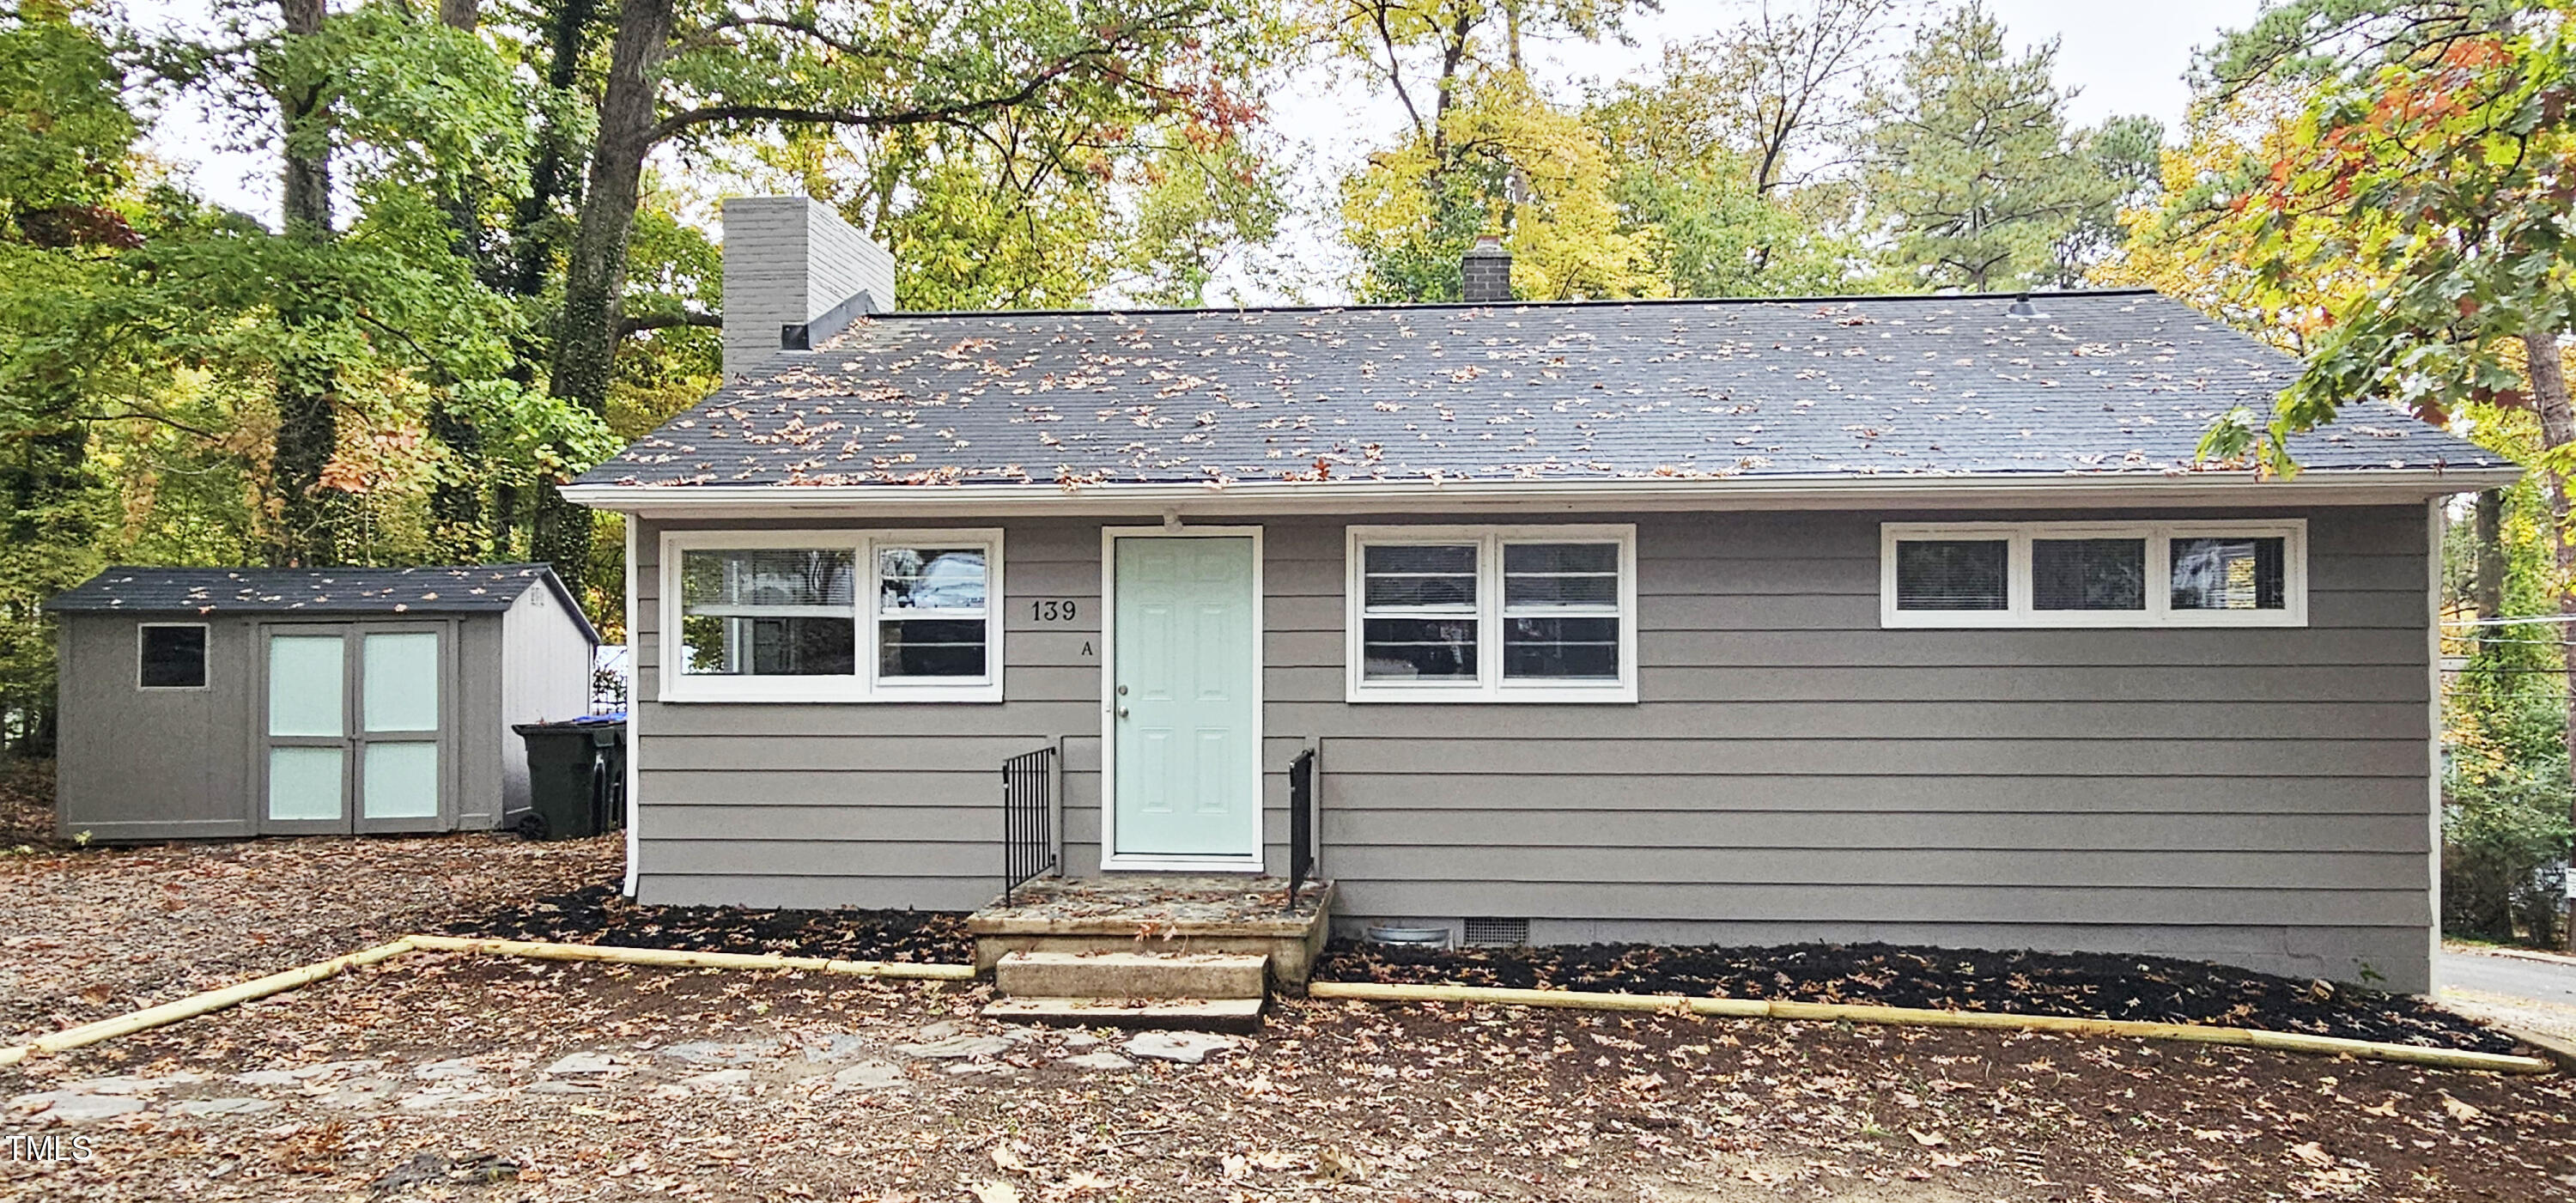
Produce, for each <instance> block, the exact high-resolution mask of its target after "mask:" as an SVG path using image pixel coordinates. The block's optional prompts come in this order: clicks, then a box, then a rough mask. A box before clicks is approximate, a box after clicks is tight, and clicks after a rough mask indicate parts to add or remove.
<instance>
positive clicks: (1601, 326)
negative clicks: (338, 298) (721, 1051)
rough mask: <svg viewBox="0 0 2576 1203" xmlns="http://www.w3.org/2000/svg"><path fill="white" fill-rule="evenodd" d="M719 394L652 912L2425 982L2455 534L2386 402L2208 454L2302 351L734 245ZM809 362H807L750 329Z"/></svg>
mask: <svg viewBox="0 0 2576 1203" xmlns="http://www.w3.org/2000/svg"><path fill="white" fill-rule="evenodd" d="M725 222H726V231H725V241H726V255H727V265H726V287H727V296H726V310H727V319H728V320H727V330H726V339H727V344H726V345H727V364H726V375H727V381H726V383H725V384H724V385H723V386H722V387H721V388H720V389H718V390H717V391H716V392H715V393H714V395H712V396H710V397H709V398H708V399H707V400H706V401H705V402H704V403H703V404H701V405H699V406H697V407H695V408H693V409H691V410H689V411H688V412H687V413H685V414H683V415H682V416H680V417H678V418H677V419H675V420H673V421H671V422H669V423H667V424H666V425H664V426H663V427H661V428H660V429H659V430H656V431H655V432H653V433H652V434H651V435H650V436H649V437H646V438H645V439H643V440H642V441H640V442H638V443H636V444H635V445H634V446H633V447H631V448H629V449H627V450H626V451H625V452H624V453H623V454H621V455H619V456H617V457H616V458H615V459H613V460H611V461H609V462H607V463H605V464H602V465H600V466H599V467H598V468H597V469H595V470H593V471H591V472H590V473H588V474H586V475H585V476H583V477H582V478H581V479H580V480H579V481H578V482H577V483H576V485H575V486H574V487H572V488H570V489H568V490H567V493H568V495H569V496H571V497H573V498H574V499H576V500H578V501H579V502H581V503H583V504H586V505H590V506H595V507H599V508H602V509H608V510H615V511H620V512H623V513H624V514H626V515H627V516H628V517H629V522H628V524H627V527H626V531H627V537H628V540H629V544H628V547H627V564H628V570H629V572H630V577H629V581H628V588H627V604H628V614H627V620H628V625H629V630H630V631H631V632H632V633H633V634H632V637H633V640H634V646H635V649H636V655H635V665H636V691H635V695H634V705H633V720H634V730H635V732H636V733H637V734H636V736H635V738H636V743H637V754H636V756H635V758H634V760H633V764H634V765H635V770H634V772H635V779H634V783H633V788H632V789H631V797H632V798H633V799H634V806H635V812H634V818H633V821H632V823H631V825H630V831H631V833H632V836H631V838H633V840H634V841H635V842H634V845H633V849H632V852H633V855H632V857H631V860H630V866H629V873H630V877H631V880H630V886H631V888H632V889H633V890H634V891H635V892H636V893H637V894H638V896H639V897H640V898H641V899H643V900H644V901H647V902H656V903H733V904H745V905H755V906H835V905H854V906H866V907H925V908H971V907H975V906H978V905H980V904H983V903H985V902H987V901H988V900H989V899H990V898H991V897H992V896H993V895H994V894H995V893H996V892H997V890H998V888H999V884H1000V882H999V876H1000V868H1001V866H1002V862H1003V852H1004V848H1005V834H1004V814H1005V809H1004V806H1003V802H1002V791H1001V790H1000V789H999V788H997V784H996V779H997V772H996V770H997V769H999V768H1000V767H1001V766H1002V764H1003V762H1004V761H1005V759H1006V758H1010V757H1012V756H1014V755H1016V754H1019V753H1023V752H1026V751H1029V750H1030V749H1032V748H1038V747H1045V746H1055V747H1060V748H1062V749H1063V753H1064V762H1063V766H1062V774H1063V778H1064V786H1063V790H1064V794H1063V806H1064V809H1065V820H1064V823H1065V828H1066V831H1065V835H1064V839H1065V853H1064V868H1065V869H1066V870H1067V871H1069V872H1070V873H1071V874H1073V875H1075V876H1084V875H1092V874H1124V873H1153V872H1166V871H1188V872H1192V873H1202V874H1204V873H1218V872H1241V873H1254V872H1260V871H1268V872H1271V873H1278V872H1281V871H1282V870H1283V869H1284V868H1285V867H1286V865H1287V861H1288V859H1289V855H1288V852H1289V850H1288V848H1287V839H1288V831H1289V827H1290V824H1289V821H1288V814H1287V809H1286V808H1287V806H1288V799H1289V796H1290V787H1289V784H1288V769H1289V768H1290V765H1291V762H1292V760H1294V759H1297V758H1298V755H1299V753H1300V752H1301V751H1302V750H1305V749H1308V748H1319V749H1320V756H1319V758H1318V761H1317V764H1318V766H1319V770H1320V783H1319V784H1318V785H1317V786H1316V787H1315V797H1316V805H1317V807H1318V809H1319V812H1320V813H1319V823H1320V827H1319V830H1318V839H1319V842H1320V846H1321V854H1320V865H1319V871H1320V872H1321V873H1323V874H1324V875H1326V876H1328V877H1330V878H1331V879H1332V880H1333V881H1334V883H1335V888H1336V891H1337V892H1336V894H1335V896H1334V906H1335V909H1336V916H1335V922H1336V923H1337V924H1338V925H1340V926H1341V928H1342V929H1343V930H1346V931H1347V930H1349V929H1350V928H1351V927H1352V926H1354V925H1357V924H1361V923H1366V922H1372V921H1382V920H1383V921H1409V922H1412V923H1416V924H1430V925H1436V926H1446V927H1448V928H1450V929H1451V930H1453V931H1461V932H1464V933H1466V934H1468V935H1470V936H1473V937H1477V938H1485V939H1526V940H1528V941H1531V942H1535V943H1558V942H1572V941H1594V940H1650V941H1689V942H1725V943H1765V944H1767V943H1787V942H1798V941H1810V940H1838V941H1839V940H1892V941H1903V942H1914V943H1931V944H1950V945H1957V946H1976V947H2033V948H2043V949H2077V950H2112V951H2128V952H2141V953H2155V954H2163V955H2171V956H2180V957H2189V958H2205V959H2211V960H2217V961H2222V962H2229V963H2234V964H2238V965H2244V966H2249V967H2253V968H2257V969H2262V970H2269V971H2276V972H2283V973H2294V974H2313V975H2320V976H2326V977H2332V978H2338V979H2346V980H2363V981H2374V982H2379V983H2383V984H2385V985H2387V986H2390V987H2393V988H2398V989H2404V990H2424V989H2426V988H2428V986H2429V984H2430V981H2431V963H2432V951H2433V949H2434V947H2435V942H2436V940H2437V938H2438V934H2437V915H2438V907H2437V905H2436V898H2435V891H2436V889H2437V882H2438V871H2437V870H2438V865H2437V858H2438V847H2439V840H2438V838H2437V835H2438V833H2437V829H2436V828H2437V822H2438V807H2437V804H2436V791H2437V783H2436V764H2437V756H2438V751H2437V735H2438V727H2439V722H2438V711H2437V701H2436V691H2435V677H2434V674H2435V671H2436V657H2435V649H2436V633H2437V628H2436V619H2435V614H2436V609H2437V605H2436V600H2437V589H2438V569H2439V566H2440V563H2441V558H2440V554H2439V551H2440V540H2441V538H2442V525H2443V523H2442V518H2443V501H2444V498H2445V497H2446V496H2448V495H2450V494H2455V493H2459V492H2462V491H2465V490H2475V489H2485V488H2491V487H2495V486H2498V485H2501V484H2504V483H2506V482H2508V481H2511V480H2513V479H2514V478H2515V477H2516V475H2517V469H2516V467H2515V466H2514V465H2513V464H2511V463H2509V462H2508V461H2506V460H2504V459H2502V458H2500V457H2499V456H2497V455H2496V454H2494V453H2492V452H2489V451H2486V450H2484V449H2482V448H2479V447H2477V446H2474V445H2472V444H2470V443H2468V442H2466V441H2463V440H2461V439H2459V438H2456V437H2454V436H2452V435H2450V434H2448V433H2445V432H2444V431H2441V430H2438V429H2434V428H2432V427H2430V426H2427V425H2424V424H2421V423H2419V422H2416V421H2414V420H2412V419H2410V418H2409V417H2407V416H2405V415H2404V414H2402V413H2400V412H2398V411H2396V410H2394V409H2391V408H2387V407H2384V406H2380V405H2376V404H2373V403H2371V402H2369V401H2367V400H2364V399H2356V400H2355V402H2354V403H2353V405H2352V406H2351V408H2350V409H2349V410H2348V411H2347V415H2346V417H2345V418H2344V420H2343V421H2341V422H2340V423H2338V424H2337V425H2335V426H2333V427H2331V428H2329V429H2326V430H2324V431H2321V432H2318V433H2315V434H2312V435H2308V436H2305V437H2302V438H2300V439H2298V440H2296V441H2295V442H2294V443H2293V450H2294V452H2295V454H2296V457H2297V458H2298V460H2299V461H2300V463H2302V464H2303V465H2304V466H2305V471H2304V472H2302V473H2300V474H2298V475H2297V476H2295V477H2294V478H2291V479H2269V480H2267V479H2259V478H2258V477H2257V476H2256V475H2255V474H2254V473H2252V472H2249V471H2244V470H2238V469H2234V468H2226V467H2212V466H2208V465H2204V464H2201V463H2199V462H2197V461H2196V447H2197V444H2198V441H2199V439H2200V437H2201V434H2202V431H2203V430H2204V428H2205V427H2206V425H2207V424H2208V422H2209V421H2210V419H2211V417H2212V416H2213V415H2216V414H2219V413H2221V412H2223V411H2226V410H2229V409H2231V408H2232V407H2235V406H2240V405H2242V406H2251V407H2253V408H2255V409H2256V410H2258V411H2262V410H2265V409H2267V408H2268V407H2269V406H2270V405H2271V404H2272V401H2273V398H2274V396H2275V395H2276V393H2277V392H2278V391H2279V390H2280V389H2281V387H2282V386H2283V385H2284V384H2286V383H2287V382H2288V381H2289V380H2290V379H2291V378H2292V377H2293V375H2294V374H2295V373H2296V372H2297V371H2298V366H2297V364H2295V363H2294V362H2293V361H2292V360H2291V359H2290V358H2288V357H2287V356H2284V355H2283V354H2281V353H2280V352H2278V351H2276V350H2274V349H2272V348H2270V347H2267V346H2264V345H2262V344H2261V343H2259V342H2256V341H2255V340H2253V339H2250V338H2248V337H2246V336H2245V335H2243V334H2240V333H2238V332H2236V331H2234V330H2232V329H2230V328H2228V327H2227V326H2226V325H2225V324H2224V323H2222V322H2220V321H2217V320H2215V319H2213V318H2210V317H2207V316H2205V315H2203V314H2200V313H2197V312H2194V311H2193V310H2191V309H2189V308H2187V307H2185V306H2183V305H2181V304H2178V303H2176V302H2174V301H2172V300H2170V299H2168V298H2166V297H2163V296H2160V295H2158V294H2156V293H2154V292H2150V291H2136V290H2106V291H2080V292H2063V293H2052V294H2034V295H2030V296H2027V297H2021V298H2017V297H2011V296H1899V297H1872V298H1825V299H1811V300H1767V299H1766V300H1679V301H1653V302H1648V301H1639V302H1596V303H1563V304H1558V303H1550V304H1537V303H1518V302H1514V301H1512V300H1510V299H1508V297H1507V295H1505V294H1502V293H1501V292H1499V291H1498V290H1497V289H1496V284H1495V281H1496V280H1497V278H1498V276H1499V278H1502V279H1507V278H1508V277H1507V273H1496V272H1494V271H1492V270H1490V267H1491V257H1492V256H1494V255H1496V254H1498V253H1499V252H1498V251H1496V250H1494V249H1493V248H1485V249H1484V250H1482V251H1480V252H1479V258H1480V259H1481V260H1482V261H1481V262H1477V263H1474V264H1472V265H1471V266H1472V267H1474V268H1477V269H1486V270H1468V271H1466V273H1465V274H1466V281H1467V284H1468V287H1469V289H1470V292H1469V294H1468V296H1469V300H1468V302H1467V303H1465V304H1443V305H1402V306H1332V307H1281V308H1270V309H1207V310H1187V311H1142V312H1010V313H906V312H901V311H900V310H898V309H896V308H895V307H894V300H895V297H894V289H893V281H892V262H891V260H890V259H889V258H888V257H887V256H886V255H885V253H884V252H883V251H882V250H880V249H878V248H875V247H874V246H873V245H871V244H868V243H867V242H866V241H865V240H864V239H863V238H861V237H860V236H859V235H858V234H857V233H856V232H855V231H853V230H851V229H850V228H849V227H848V226H846V225H843V224H842V223H841V222H840V221H839V219H838V218H837V217H835V216H834V215H833V214H832V213H831V212H830V211H829V210H828V209H826V208H824V207H823V206H820V205H816V204H813V203H811V202H808V201H805V200H803V199H801V198H753V199H748V200H742V201H736V202H732V203H730V204H728V205H727V207H726V210H725ZM771 329H778V330H779V331H780V332H781V333H780V337H779V338H778V339H777V340H775V341H772V340H771V339H770V338H769V337H768V333H767V332H768V331H769V330H771Z"/></svg>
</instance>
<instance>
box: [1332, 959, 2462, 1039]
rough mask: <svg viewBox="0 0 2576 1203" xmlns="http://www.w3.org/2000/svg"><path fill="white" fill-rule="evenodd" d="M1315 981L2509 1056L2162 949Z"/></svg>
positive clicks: (2413, 1014)
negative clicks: (1941, 1015)
mask: <svg viewBox="0 0 2576 1203" xmlns="http://www.w3.org/2000/svg"><path fill="white" fill-rule="evenodd" d="M1315 977H1316V978H1317V979H1318V980H1329V981H1343V982H1411V983H1450V984H1455V985H1467V986H1507V987H1515V988H1520V989H1565V990H1595V991H1603V992H1624V993H1633V994H1688V995H1694V996H1705V997H1712V998H1763V999H1783V1000H1790V1001H1797V1002H1823V1003H1864V1004H1875V1005H1879V1006H1890V1007H1929V1008H1934V1009H1941V1010H1959V1011H2000V1012H2009V1013H2016V1014H2034V1015H2040V1014H2044V1015H2076V1016H2084V1017H2087V1018H2098V1019H2134V1020H2145V1021H2148V1022H2154V1023H2205V1024H2218V1025H2222V1026H2227V1027H2243V1028H2263V1029H2267V1030H2270V1031H2277V1032H2304V1033H2307V1034H2310V1035H2317V1036H2342V1037H2347V1038H2350V1039H2355V1040H2380V1041H2387V1042H2390V1043H2397V1044H2421V1045H2430V1046H2434V1047H2440V1048H2460V1049H2472V1050H2477V1051H2482V1052H2493V1053H2509V1052H2512V1051H2513V1049H2514V1042H2513V1040H2512V1039H2511V1038H2509V1037H2506V1036H2504V1035H2503V1034H2501V1033H2499V1032H2497V1031H2495V1030H2494V1029H2492V1028H2487V1027H2483V1026H2480V1025H2479V1024H2476V1023H2473V1022H2471V1021H2470V1020H2468V1019H2465V1018H2462V1017H2460V1016H2458V1015H2454V1014H2452V1013H2451V1012H2449V1011H2445V1010H2443V1009H2441V1008H2439V1007H2436V1006H2434V1005H2432V1004H2430V1003H2428V1002H2425V1001H2424V1000H2422V999H2419V998H2415V997H2412V996H2408V995H2399V994H2382V993H2378V992H2376V991H2370V990H2363V989H2359V988H2357V987H2353V986H2343V985H2328V984H2325V983H2319V982H2306V981H2298V980H2295V979H2292V978H2285V977H2274V976H2271V975H2269V974H2262V973H2255V972H2253V971H2251V970H2245V969H2231V968H2228V967H2226V966H2223V965H2212V964H2208V963H2205V962H2195V961H2177V960H2170V959H2167V958H2164V957H2143V956H2111V955H2108V954H2100V953H2045V952H1987V951H1976V950H1968V949H1947V948H1912V947H1900V946H1897V945H1892V944H1792V945H1783V946H1781V947H1777V948H1667V947H1662V946H1659V945H1652V944H1583V945H1564V946H1558V947H1550V948H1463V949H1418V948H1388V947H1381V946H1377V945H1363V944H1354V943H1351V942H1349V941H1343V940H1336V941H1334V942H1333V945H1332V947H1330V948H1328V949H1327V950H1325V953H1324V956H1323V959H1322V960H1320V961H1318V962H1317V963H1316V965H1315Z"/></svg>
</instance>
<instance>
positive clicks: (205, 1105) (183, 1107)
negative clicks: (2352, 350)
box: [170, 1098, 277, 1115]
mask: <svg viewBox="0 0 2576 1203" xmlns="http://www.w3.org/2000/svg"><path fill="white" fill-rule="evenodd" d="M275 1110H277V1104H276V1103H274V1102H272V1101H270V1100H268V1099H252V1098H222V1099H181V1100H180V1101H178V1102H175V1103H172V1104H170V1114H172V1115H257V1114H259V1113H260V1112H263V1111H275Z"/></svg>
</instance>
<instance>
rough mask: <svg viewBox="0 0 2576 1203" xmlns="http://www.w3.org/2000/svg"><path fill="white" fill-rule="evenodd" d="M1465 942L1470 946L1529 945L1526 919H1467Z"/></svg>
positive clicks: (1527, 921)
mask: <svg viewBox="0 0 2576 1203" xmlns="http://www.w3.org/2000/svg"><path fill="white" fill-rule="evenodd" d="M1465 923H1466V926H1467V932H1466V936H1467V940H1466V942H1467V943H1468V944H1470V945H1483V946H1485V947H1489V948H1491V947H1497V946H1500V947H1517V946H1519V945H1523V944H1527V943H1529V920H1527V919H1468V920H1465Z"/></svg>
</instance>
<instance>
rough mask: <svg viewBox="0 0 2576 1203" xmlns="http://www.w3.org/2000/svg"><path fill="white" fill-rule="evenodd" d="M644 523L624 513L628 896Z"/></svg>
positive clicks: (639, 753)
mask: <svg viewBox="0 0 2576 1203" xmlns="http://www.w3.org/2000/svg"><path fill="white" fill-rule="evenodd" d="M643 524H644V519H643V517H642V516H641V515H637V514H628V515H627V516H626V884H625V886H624V887H623V891H624V893H625V895H626V896H627V897H629V898H633V897H634V896H635V877H636V865H635V855H636V852H637V850H638V849H639V847H640V846H641V842H640V840H639V839H638V837H637V835H636V827H637V824H636V820H637V819H638V818H639V817H640V814H641V811H642V809H643V807H642V804H641V802H640V801H639V800H638V798H637V797H636V794H635V787H636V784H637V782H638V781H639V780H640V779H641V778H642V777H643V773H642V772H641V771H640V770H638V769H637V767H636V765H637V764H638V763H639V762H641V761H642V760H643V759H644V740H643V732H642V731H641V730H640V729H639V728H638V727H637V726H636V723H635V719H636V716H637V715H638V714H640V713H641V712H642V707H641V705H640V702H641V701H642V699H641V698H639V697H638V696H637V694H638V693H639V692H640V691H641V690H642V688H643V685H644V658H643V657H642V656H640V655H638V654H636V647H635V632H636V631H638V630H641V629H642V628H641V627H638V626H637V625H636V621H635V620H636V618H637V617H638V616H639V611H638V610H637V608H636V605H635V528H636V527H638V526H642V525H643Z"/></svg>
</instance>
